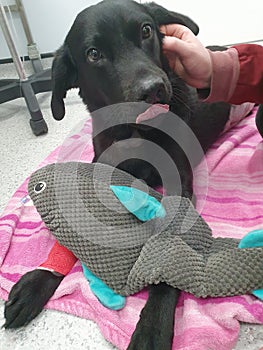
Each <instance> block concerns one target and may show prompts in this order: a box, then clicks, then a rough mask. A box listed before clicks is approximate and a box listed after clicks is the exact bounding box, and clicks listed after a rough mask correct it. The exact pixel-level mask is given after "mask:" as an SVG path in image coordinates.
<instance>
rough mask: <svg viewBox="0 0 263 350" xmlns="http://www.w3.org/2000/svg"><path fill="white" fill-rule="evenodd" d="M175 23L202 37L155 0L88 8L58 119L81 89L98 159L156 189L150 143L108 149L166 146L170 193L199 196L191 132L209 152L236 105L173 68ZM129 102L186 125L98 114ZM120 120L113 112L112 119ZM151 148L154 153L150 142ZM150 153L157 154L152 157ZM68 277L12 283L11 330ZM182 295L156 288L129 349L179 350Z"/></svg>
mask: <svg viewBox="0 0 263 350" xmlns="http://www.w3.org/2000/svg"><path fill="white" fill-rule="evenodd" d="M170 23H179V24H183V25H185V26H187V27H189V28H190V29H191V30H192V31H193V32H194V33H195V34H198V31H199V29H198V26H197V25H196V24H195V23H194V22H193V21H192V20H191V19H190V18H188V17H186V16H184V15H181V14H179V13H175V12H171V11H168V10H166V9H165V8H163V7H161V6H159V5H157V4H154V3H147V4H139V3H137V2H134V1H131V0H105V1H102V2H100V3H99V4H97V5H95V6H91V7H89V8H87V9H85V10H84V11H82V12H81V13H80V14H79V15H78V16H77V18H76V20H75V22H74V24H73V26H72V28H71V29H70V31H69V33H68V35H67V37H66V40H65V42H64V45H63V46H62V47H61V48H60V49H59V50H58V51H57V53H56V56H55V59H54V62H53V69H52V72H53V94H52V102H51V107H52V112H53V116H54V118H55V119H58V120H59V119H62V118H63V117H64V114H65V107H64V101H63V100H64V98H65V97H66V93H67V90H69V89H71V88H78V89H79V95H80V96H81V98H82V100H83V102H84V103H85V104H86V106H87V108H88V109H89V111H90V112H92V117H93V130H94V131H93V133H94V140H93V142H94V149H95V158H94V161H100V162H105V163H109V164H113V165H116V164H117V166H118V167H119V168H121V169H123V170H126V171H128V172H130V173H132V174H133V175H134V176H136V177H137V178H139V179H142V180H144V181H146V182H147V183H148V184H149V185H150V186H158V185H162V184H163V182H162V176H161V174H160V172H159V171H158V170H156V167H154V166H153V165H152V164H151V162H148V161H147V159H148V158H144V159H142V156H141V154H143V156H144V155H145V154H144V146H143V144H139V146H138V145H137V146H135V147H123V149H121V151H120V153H121V157H120V159H122V161H119V160H118V159H117V160H116V159H114V154H110V156H107V152H105V150H106V149H107V148H108V147H109V146H110V145H112V144H114V143H116V141H120V140H121V141H122V143H120V144H122V145H125V142H126V140H130V139H132V138H134V137H136V139H138V138H139V139H142V140H146V141H150V142H151V143H154V144H156V145H158V146H159V147H161V148H163V149H164V151H165V152H166V153H168V154H169V156H170V158H171V159H172V160H173V163H174V164H175V165H176V168H177V169H178V174H179V180H180V181H179V182H180V186H178V184H177V181H175V176H173V172H172V168H169V166H167V167H166V165H165V164H164V166H163V165H162V162H160V164H161V166H163V167H164V168H165V176H166V177H167V178H166V183H165V184H164V185H165V188H166V191H167V193H168V194H175V193H177V194H181V195H183V196H186V197H188V198H192V195H193V189H192V181H193V175H192V164H197V163H198V162H199V161H200V154H199V153H198V152H197V153H195V148H196V147H195V146H194V143H193V142H192V138H191V132H193V134H194V135H195V137H196V138H197V140H198V141H199V143H200V145H201V148H202V150H203V151H204V152H205V151H206V150H207V149H208V148H209V146H210V145H211V144H212V143H213V142H214V141H215V140H216V138H217V137H218V135H219V134H220V132H221V131H222V130H223V129H224V126H225V124H226V122H227V120H228V117H229V111H230V105H229V104H227V103H213V104H207V103H203V102H200V100H199V99H198V95H197V91H196V90H195V89H193V88H191V87H189V86H187V85H186V84H185V83H184V82H183V81H182V80H181V79H180V78H179V77H178V76H176V74H175V73H174V72H172V71H171V69H170V68H169V65H168V62H167V60H166V59H165V57H164V56H163V54H162V38H163V35H162V34H161V33H160V31H159V28H160V26H161V25H164V24H170ZM123 102H138V103H139V105H141V104H142V106H143V104H144V103H148V104H157V103H158V104H168V105H169V109H170V111H171V112H173V113H174V115H176V116H177V117H179V118H178V119H179V120H180V121H182V122H183V123H181V124H183V125H186V127H185V128H184V127H182V125H179V124H180V123H177V122H176V124H175V125H174V123H173V121H171V125H170V124H169V123H170V121H169V120H172V118H170V117H169V118H168V117H166V115H165V114H160V116H158V117H156V118H154V119H153V120H157V122H156V124H154V123H153V125H151V124H149V125H140V123H136V121H135V120H134V122H131V123H127V122H125V121H120V123H119V125H110V126H109V127H106V128H105V127H104V128H101V123H102V124H103V122H105V120H104V121H103V118H104V117H102V118H101V119H100V113H97V111H98V110H100V109H101V108H102V107H106V106H109V105H113V104H118V103H123ZM143 108H144V110H145V109H146V108H145V106H144V107H143ZM102 114H103V113H102ZM112 118H117V117H116V116H115V115H114V116H113V115H112V116H108V119H112ZM106 119H107V118H106ZM174 120H175V119H174ZM106 124H107V121H106ZM169 129H170V130H176V131H177V136H178V135H179V137H180V140H181V141H180V142H182V143H183V144H184V145H183V146H182V145H181V144H180V142H178V140H175V138H174V137H173V136H172V135H167V133H166V132H165V130H167V131H168V130H169ZM189 130H190V131H191V132H189ZM185 147H186V148H187V149H188V150H190V152H191V150H192V151H193V152H192V154H191V157H192V159H193V161H189V157H188V154H186V153H187V152H185ZM120 148H121V147H120ZM141 152H142V153H141ZM147 152H148V153H153V151H152V152H151V149H149V147H148V148H147V151H146V153H147ZM198 154H199V155H198ZM125 155H126V156H125ZM123 156H124V158H123ZM146 156H148V157H151V154H148V155H147V154H146ZM136 157H137V158H136ZM123 159H124V160H123ZM150 159H151V158H150ZM166 168H167V169H166ZM169 169H170V170H169ZM62 279H63V276H56V275H54V274H52V273H51V272H49V271H43V270H34V271H31V272H28V273H27V274H25V275H24V276H23V277H22V278H21V279H20V281H19V282H18V283H17V284H16V285H15V286H14V287H13V288H12V290H11V292H10V295H9V300H8V301H7V303H6V305H5V318H6V323H5V328H17V327H20V326H23V325H26V324H27V323H29V322H30V321H31V320H32V319H33V318H34V317H35V316H36V315H38V314H39V313H40V312H41V310H42V308H43V307H44V305H45V304H46V303H47V301H48V300H49V299H50V297H51V296H52V295H53V293H54V291H55V290H56V288H57V287H58V286H59V284H60V282H61V280H62ZM178 296H179V291H178V290H176V289H174V288H171V287H170V286H168V285H166V284H159V285H156V286H155V285H154V286H151V287H150V288H149V298H148V301H147V303H146V306H145V308H144V309H143V311H142V313H141V315H140V320H139V322H138V324H137V327H136V330H135V332H134V334H133V336H132V339H131V342H130V345H129V347H128V349H130V350H132V349H139V350H154V349H158V350H168V349H171V346H172V341H173V328H174V327H173V326H174V314H175V307H176V304H177V300H178Z"/></svg>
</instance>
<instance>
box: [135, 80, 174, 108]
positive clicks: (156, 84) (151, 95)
mask: <svg viewBox="0 0 263 350" xmlns="http://www.w3.org/2000/svg"><path fill="white" fill-rule="evenodd" d="M138 95H139V100H140V101H145V102H147V103H151V104H153V103H158V102H162V103H164V102H165V101H166V100H167V96H166V95H167V94H166V89H165V85H164V82H163V80H162V79H161V78H150V79H148V80H143V81H142V82H141V83H140V84H139V89H138Z"/></svg>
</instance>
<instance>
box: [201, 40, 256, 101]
mask: <svg viewBox="0 0 263 350" xmlns="http://www.w3.org/2000/svg"><path fill="white" fill-rule="evenodd" d="M210 57H211V61H212V79H211V87H210V92H209V95H208V97H206V98H205V99H204V101H205V102H217V101H225V102H230V103H233V104H241V103H243V102H255V103H263V46H260V45H253V44H242V45H237V46H233V47H231V48H230V49H228V50H226V51H218V52H211V51H210ZM200 96H202V91H201V90H200Z"/></svg>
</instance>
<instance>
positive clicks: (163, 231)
mask: <svg viewBox="0 0 263 350" xmlns="http://www.w3.org/2000/svg"><path fill="white" fill-rule="evenodd" d="M41 182H45V185H46V186H44V185H43V186H42V187H43V189H42V190H41V186H37V187H36V185H37V184H38V183H41ZM110 185H120V186H132V187H135V188H137V189H140V190H143V191H145V192H147V193H149V194H150V195H151V196H153V197H155V198H156V199H158V200H159V201H161V202H162V204H163V206H164V207H165V210H166V216H165V217H164V218H156V219H153V220H150V221H148V222H141V221H140V220H138V219H137V218H136V217H135V216H134V215H133V214H131V213H130V212H128V210H126V209H125V208H124V206H123V205H122V204H121V203H120V202H119V200H118V199H117V198H116V197H115V195H114V193H113V192H112V190H111V189H110ZM39 188H40V191H39V193H36V189H39ZM28 191H29V195H30V197H31V199H32V200H33V202H34V205H35V206H36V208H37V210H38V212H39V214H40V215H41V217H42V219H43V221H44V222H45V224H46V226H47V227H48V228H49V229H50V230H51V232H52V233H53V234H54V236H55V237H56V238H57V239H58V241H59V242H60V243H61V244H62V245H64V246H65V247H67V248H68V249H69V250H71V251H72V252H73V253H74V254H75V255H76V257H78V258H79V259H80V260H81V261H82V262H83V263H85V264H86V265H87V267H88V268H89V269H90V270H91V271H92V272H93V273H94V274H95V275H97V276H98V277H99V278H101V279H102V280H103V281H104V282H105V283H106V284H107V285H108V286H109V287H111V288H112V289H113V290H114V291H115V292H117V293H119V294H122V295H130V294H133V293H135V292H138V291H140V290H141V289H143V288H144V287H145V286H147V285H149V284H156V283H160V282H166V283H167V284H170V285H171V286H173V287H176V288H179V289H181V290H185V291H187V292H190V293H192V294H194V295H196V296H197V297H206V296H230V295H240V294H245V293H250V292H252V291H253V290H255V289H262V288H263V248H253V249H251V248H250V249H238V247H237V246H238V243H239V241H238V240H235V239H229V238H216V239H215V238H213V237H212V235H211V230H210V228H209V226H208V225H207V224H206V223H205V221H204V220H203V219H202V218H201V216H199V214H198V213H197V211H196V210H195V209H194V207H193V206H192V204H191V202H190V201H189V200H188V199H186V198H182V197H179V196H169V197H168V196H167V197H165V196H164V197H162V196H161V195H160V194H159V193H157V192H156V191H154V190H153V189H151V188H149V187H148V186H146V185H145V184H143V183H142V182H140V181H139V180H137V179H135V178H134V177H133V176H131V175H129V174H127V173H125V172H123V171H121V170H118V169H114V168H112V167H110V166H108V165H104V164H98V163H96V164H87V163H77V162H76V163H75V162H71V163H60V164H51V165H48V166H46V167H44V168H42V169H39V170H37V171H36V172H35V173H34V174H32V176H31V178H30V181H29V184H28Z"/></svg>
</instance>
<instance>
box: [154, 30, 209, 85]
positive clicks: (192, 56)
mask: <svg viewBox="0 0 263 350" xmlns="http://www.w3.org/2000/svg"><path fill="white" fill-rule="evenodd" d="M160 31H161V32H162V33H163V34H164V35H165V37H164V39H163V52H164V54H165V56H166V57H167V59H168V61H169V65H170V67H171V68H172V69H173V70H174V71H175V72H176V73H177V74H178V75H179V76H180V77H181V78H182V79H183V80H184V81H185V82H186V83H187V84H189V85H191V86H193V87H195V88H198V89H204V88H208V87H209V86H210V83H211V75H212V62H211V58H210V54H209V51H208V50H207V49H206V48H205V47H204V46H203V44H202V43H201V42H200V41H199V40H198V39H197V37H196V36H195V35H194V34H193V33H192V32H191V30H190V29H188V28H187V27H185V26H183V25H180V24H169V25H165V26H161V28H160Z"/></svg>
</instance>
